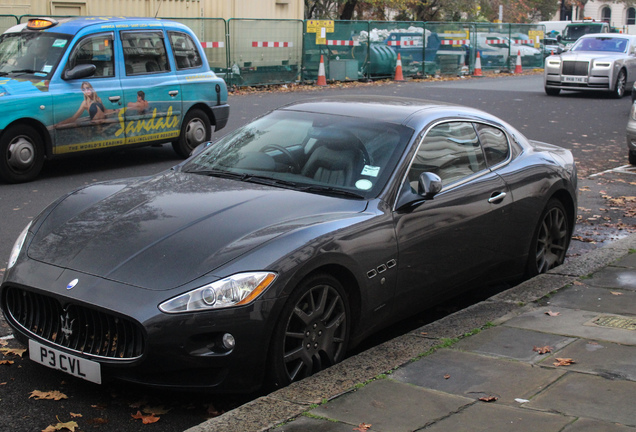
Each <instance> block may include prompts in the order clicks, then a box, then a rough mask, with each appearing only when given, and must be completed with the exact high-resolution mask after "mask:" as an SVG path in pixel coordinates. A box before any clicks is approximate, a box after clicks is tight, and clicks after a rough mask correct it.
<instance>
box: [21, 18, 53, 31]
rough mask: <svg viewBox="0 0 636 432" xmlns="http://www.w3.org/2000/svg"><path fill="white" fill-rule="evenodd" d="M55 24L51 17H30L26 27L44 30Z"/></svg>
mask: <svg viewBox="0 0 636 432" xmlns="http://www.w3.org/2000/svg"><path fill="white" fill-rule="evenodd" d="M56 24H57V21H55V20H54V19H52V18H31V19H29V21H28V22H27V28H28V29H31V30H44V29H47V28H49V27H53V26H54V25H56Z"/></svg>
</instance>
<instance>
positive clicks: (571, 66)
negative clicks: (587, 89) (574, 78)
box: [561, 61, 590, 76]
mask: <svg viewBox="0 0 636 432" xmlns="http://www.w3.org/2000/svg"><path fill="white" fill-rule="evenodd" d="M589 64H590V63H589V62H586V61H564V62H563V69H562V70H561V74H563V75H579V76H587V72H588V69H589Z"/></svg>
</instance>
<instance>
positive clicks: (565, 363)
mask: <svg viewBox="0 0 636 432" xmlns="http://www.w3.org/2000/svg"><path fill="white" fill-rule="evenodd" d="M574 363H576V362H575V361H574V360H572V359H571V358H557V359H556V361H555V362H554V363H552V364H553V365H554V366H569V365H571V364H574Z"/></svg>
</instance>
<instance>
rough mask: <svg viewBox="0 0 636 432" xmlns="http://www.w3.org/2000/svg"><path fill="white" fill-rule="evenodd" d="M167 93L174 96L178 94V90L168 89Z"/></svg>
mask: <svg viewBox="0 0 636 432" xmlns="http://www.w3.org/2000/svg"><path fill="white" fill-rule="evenodd" d="M168 94H169V95H170V96H172V97H174V96H176V95H178V94H179V90H170V91H169V92H168Z"/></svg>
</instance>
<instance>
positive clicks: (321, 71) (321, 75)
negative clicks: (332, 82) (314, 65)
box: [316, 54, 327, 86]
mask: <svg viewBox="0 0 636 432" xmlns="http://www.w3.org/2000/svg"><path fill="white" fill-rule="evenodd" d="M316 85H319V86H326V85H327V77H326V76H325V61H324V59H323V58H322V54H321V55H320V66H318V80H317V81H316Z"/></svg>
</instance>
